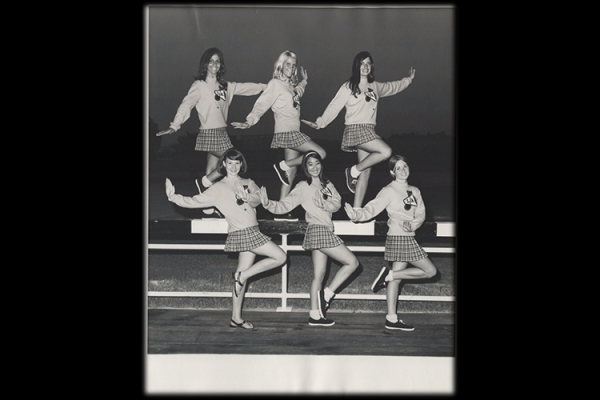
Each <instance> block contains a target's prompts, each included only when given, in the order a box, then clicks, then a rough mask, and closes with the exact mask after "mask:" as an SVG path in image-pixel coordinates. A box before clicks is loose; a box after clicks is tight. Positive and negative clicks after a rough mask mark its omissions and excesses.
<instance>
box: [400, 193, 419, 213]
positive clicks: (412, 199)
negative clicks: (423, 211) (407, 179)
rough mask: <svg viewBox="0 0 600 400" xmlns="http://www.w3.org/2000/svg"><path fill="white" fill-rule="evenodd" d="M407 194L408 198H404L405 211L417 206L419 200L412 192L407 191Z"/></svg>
mask: <svg viewBox="0 0 600 400" xmlns="http://www.w3.org/2000/svg"><path fill="white" fill-rule="evenodd" d="M406 193H407V194H408V196H407V197H405V198H404V200H402V202H403V203H404V209H405V210H407V211H408V210H410V207H411V206H415V207H416V206H417V199H416V198H415V196H413V194H412V191H410V190H407V191H406Z"/></svg>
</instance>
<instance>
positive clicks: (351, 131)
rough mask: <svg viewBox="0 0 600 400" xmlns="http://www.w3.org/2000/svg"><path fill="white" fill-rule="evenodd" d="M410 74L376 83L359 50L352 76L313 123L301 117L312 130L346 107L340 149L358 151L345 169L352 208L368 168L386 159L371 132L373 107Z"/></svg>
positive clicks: (385, 151) (369, 61)
mask: <svg viewBox="0 0 600 400" xmlns="http://www.w3.org/2000/svg"><path fill="white" fill-rule="evenodd" d="M409 73H410V76H409V77H407V78H403V79H401V80H399V81H393V82H377V81H376V80H375V75H374V67H373V57H372V56H371V54H369V52H367V51H361V52H360V53H358V54H357V55H356V56H355V57H354V61H353V62H352V76H351V77H350V79H349V80H348V81H347V82H345V83H344V84H343V85H342V86H341V87H340V89H339V90H338V92H337V94H336V95H335V97H334V98H333V100H331V102H330V103H329V105H328V106H327V108H326V109H325V111H324V112H323V115H322V116H320V117H319V118H317V120H316V122H311V121H305V120H302V122H304V123H305V124H307V125H308V126H310V127H311V128H314V129H323V128H325V127H326V126H327V125H329V124H330V123H331V122H332V121H333V120H334V119H335V118H336V117H337V116H338V114H339V113H340V111H341V110H342V108H344V107H346V117H345V125H346V127H345V129H344V134H343V137H342V146H341V147H342V150H343V151H345V152H349V153H351V152H356V153H358V154H357V156H358V163H357V164H355V165H353V166H352V167H348V168H346V170H345V175H346V185H347V186H348V189H349V190H350V191H351V192H352V193H355V196H354V207H357V208H358V207H361V206H362V202H363V200H364V197H365V194H366V193H367V187H368V184H369V177H370V175H371V167H372V166H373V165H376V164H379V163H380V162H382V161H384V160H387V159H388V158H389V157H390V156H391V155H392V149H391V148H390V146H388V144H387V143H385V142H384V141H383V139H382V138H381V136H379V135H378V134H377V133H375V124H376V118H377V106H378V104H379V99H380V98H382V97H387V96H392V95H395V94H397V93H400V92H401V91H403V90H404V89H406V88H407V87H408V85H410V84H411V83H412V81H413V78H414V77H415V70H414V69H413V68H411V69H410V72H409Z"/></svg>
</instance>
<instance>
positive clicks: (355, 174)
mask: <svg viewBox="0 0 600 400" xmlns="http://www.w3.org/2000/svg"><path fill="white" fill-rule="evenodd" d="M350 175H352V177H353V178H358V176H359V175H360V171H359V170H358V169H356V165H353V166H352V168H350Z"/></svg>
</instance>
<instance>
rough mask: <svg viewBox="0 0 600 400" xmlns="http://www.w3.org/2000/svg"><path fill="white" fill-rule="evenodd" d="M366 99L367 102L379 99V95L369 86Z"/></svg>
mask: <svg viewBox="0 0 600 400" xmlns="http://www.w3.org/2000/svg"><path fill="white" fill-rule="evenodd" d="M365 100H366V101H367V103H368V102H369V101H371V100H373V101H377V95H376V94H375V92H373V89H371V88H369V90H368V91H367V92H365Z"/></svg>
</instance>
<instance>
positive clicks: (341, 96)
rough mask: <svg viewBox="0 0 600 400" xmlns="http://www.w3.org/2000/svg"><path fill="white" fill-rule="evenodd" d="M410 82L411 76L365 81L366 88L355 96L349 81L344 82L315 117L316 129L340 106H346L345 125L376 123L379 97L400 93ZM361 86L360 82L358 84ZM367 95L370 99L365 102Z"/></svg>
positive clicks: (333, 114)
mask: <svg viewBox="0 0 600 400" xmlns="http://www.w3.org/2000/svg"><path fill="white" fill-rule="evenodd" d="M411 83H412V79H411V78H403V79H401V80H399V81H392V82H377V81H373V82H371V83H367V90H361V93H360V94H356V97H355V96H354V95H352V92H351V91H350V83H349V82H346V83H344V84H343V85H342V86H341V87H340V88H339V90H338V91H337V93H336V95H335V97H334V98H333V100H331V102H330V103H329V105H328V106H327V108H326V109H325V111H324V112H323V115H322V116H320V117H319V118H317V121H316V123H317V126H318V129H321V128H325V127H326V126H327V125H329V124H330V123H331V122H332V121H333V120H334V119H335V118H336V117H337V116H338V114H339V113H340V111H341V110H342V108H344V107H346V118H345V124H346V125H354V124H373V125H376V122H375V120H376V119H377V105H378V104H379V99H380V98H381V97H387V96H392V95H395V94H397V93H400V92H401V91H403V90H404V89H406V88H407V87H408V85H410V84H411ZM360 86H362V84H361V85H360ZM367 97H369V98H370V100H369V101H368V102H367V100H366V99H367Z"/></svg>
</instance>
